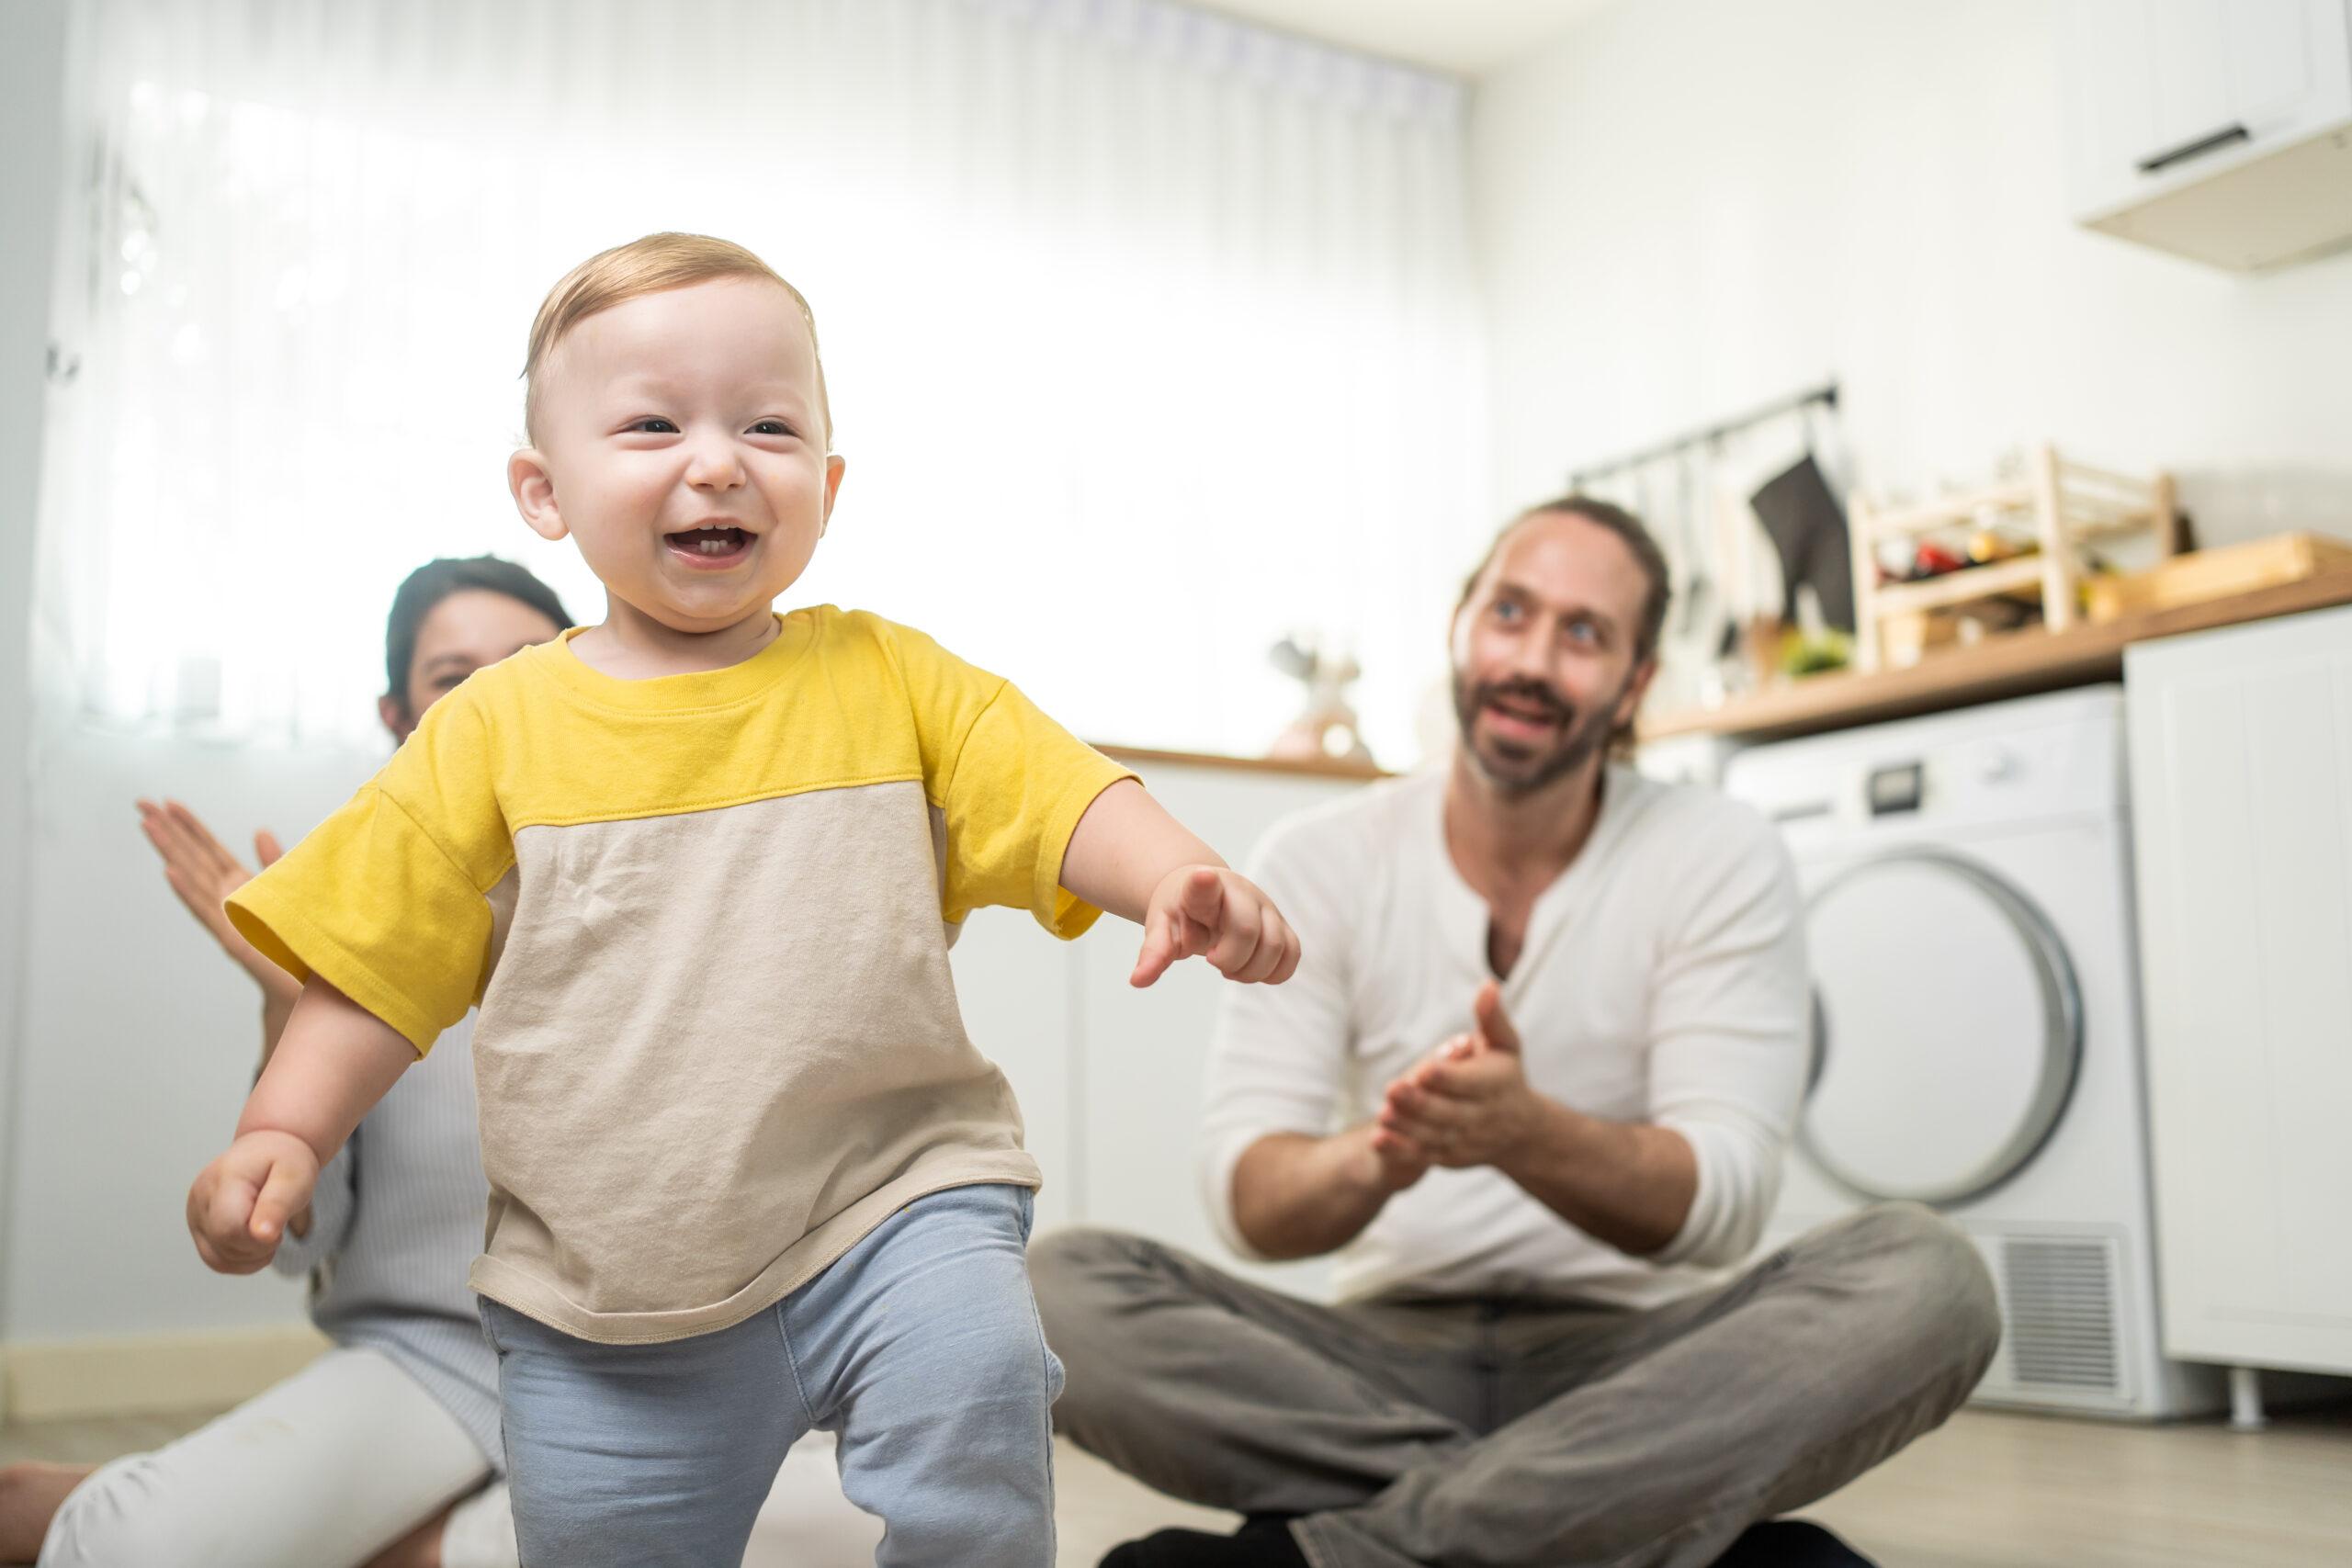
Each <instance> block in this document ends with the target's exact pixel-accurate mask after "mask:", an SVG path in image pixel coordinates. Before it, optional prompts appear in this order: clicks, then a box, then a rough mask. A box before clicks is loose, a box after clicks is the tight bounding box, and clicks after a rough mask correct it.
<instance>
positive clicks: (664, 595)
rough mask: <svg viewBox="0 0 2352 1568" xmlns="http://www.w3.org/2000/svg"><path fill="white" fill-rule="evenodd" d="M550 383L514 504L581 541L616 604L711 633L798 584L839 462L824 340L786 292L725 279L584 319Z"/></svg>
mask: <svg viewBox="0 0 2352 1568" xmlns="http://www.w3.org/2000/svg"><path fill="white" fill-rule="evenodd" d="M543 374H544V375H545V377H546V380H545V382H544V384H543V387H542V389H541V392H540V396H539V400H538V409H537V418H536V423H537V438H538V445H537V447H536V448H532V449H526V451H523V452H519V453H517V454H515V461H514V463H513V465H512V466H511V467H510V469H509V474H510V478H511V479H513V480H514V483H515V499H516V501H517V502H518V503H520V504H521V505H522V507H523V511H524V516H525V518H526V520H527V521H529V522H530V524H531V526H532V527H533V528H534V529H536V530H537V531H538V532H539V533H541V534H544V535H546V536H548V537H550V538H554V537H560V536H562V535H564V534H567V533H568V534H570V535H571V536H572V537H574V538H575V539H577V540H578V541H579V543H580V553H581V554H582V556H584V557H586V558H587V560H588V564H589V566H590V567H591V568H593V569H594V571H595V573H596V575H597V577H598V578H600V579H602V580H603V581H604V583H605V587H606V588H607V589H608V590H610V591H611V592H612V593H613V594H614V596H615V597H616V598H618V599H620V600H623V601H625V602H626V603H628V604H629V605H631V606H632V607H634V608H635V609H637V610H639V611H640V612H641V613H643V614H644V615H648V616H650V617H651V618H652V619H654V620H656V621H659V622H661V623H662V625H664V626H669V627H670V628H671V629H673V630H674V631H681V632H710V631H718V630H721V629H724V628H725V627H727V626H733V625H735V624H737V623H739V622H741V621H742V620H743V619H744V618H745V617H746V616H747V615H752V614H755V613H760V612H763V611H764V610H765V609H766V607H767V606H768V605H769V604H772V603H774V602H775V598H776V596H777V595H778V594H780V593H782V592H784V591H785V590H786V588H789V587H790V586H791V585H792V584H793V582H794V581H796V580H797V578H798V577H799V576H800V573H801V571H802V570H804V569H805V568H806V567H807V566H808V564H809V557H810V556H812V555H814V554H815V553H816V549H817V540H818V537H819V536H820V535H821V534H822V533H823V532H824V527H825V520H826V518H827V517H828V516H829V515H830V514H831V511H832V502H833V494H834V491H835V489H836V487H837V486H838V485H839V484H840V481H841V459H839V458H838V457H827V456H826V452H825V448H826V445H827V436H828V434H829V433H828V432H827V431H826V430H825V428H824V424H823V419H822V416H821V414H820V405H819V402H818V399H817V354H816V347H815V344H813V342H812V341H811V339H810V337H809V327H808V323H807V321H805V320H803V319H802V316H801V313H800V310H799V307H798V306H797V305H796V304H795V303H794V302H793V299H792V297H791V295H789V294H788V293H786V291H785V290H784V289H783V288H778V287H777V286H776V285H775V284H774V283H771V282H768V281H766V280H764V279H759V278H739V277H729V278H720V279H718V280H716V281H713V282H709V283H699V284H695V285H692V286H691V287H688V288H673V289H668V290H666V291H664V292H662V293H659V294H648V295H643V296H640V297H639V298H638V299H629V300H625V301H623V302H622V303H620V304H618V305H616V306H614V307H613V308H612V309H611V310H602V311H599V312H598V313H597V314H595V315H594V316H591V317H589V318H588V319H587V320H586V321H582V322H581V323H580V324H579V325H578V326H576V327H574V328H573V329H572V330H571V333H569V334H568V335H566V336H565V337H564V339H563V341H562V342H560V344H557V345H556V347H555V349H554V351H553V352H552V353H551V354H550V355H548V365H547V367H546V369H545V371H544V372H543ZM535 466H536V470H537V473H539V474H543V475H544V479H545V484H544V486H543V487H541V488H537V489H535V488H534V485H533V471H534V468H535Z"/></svg>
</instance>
